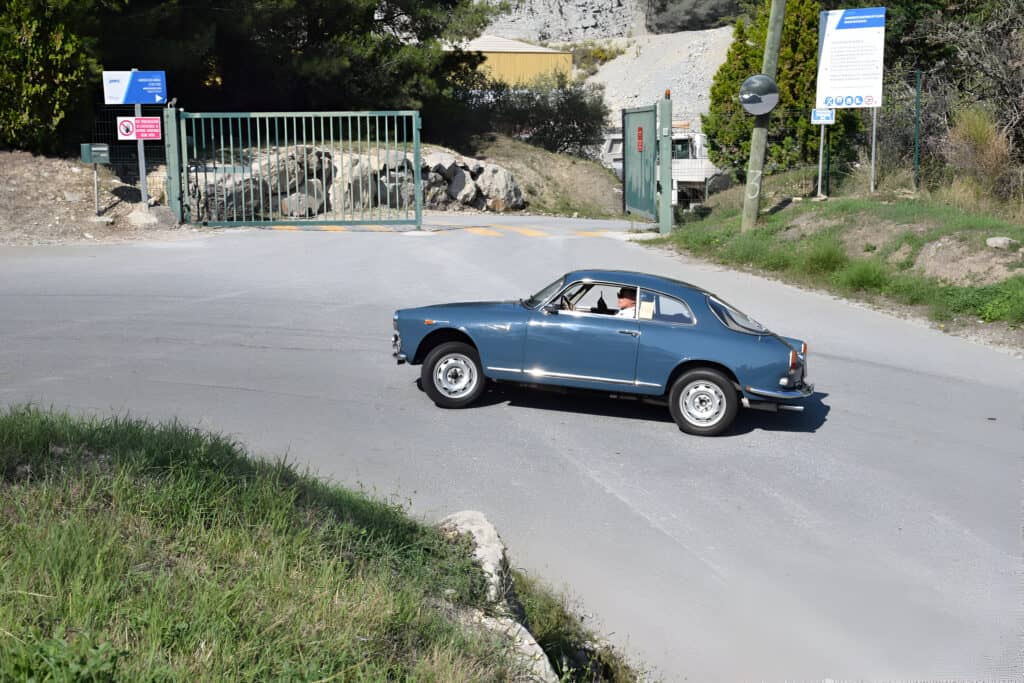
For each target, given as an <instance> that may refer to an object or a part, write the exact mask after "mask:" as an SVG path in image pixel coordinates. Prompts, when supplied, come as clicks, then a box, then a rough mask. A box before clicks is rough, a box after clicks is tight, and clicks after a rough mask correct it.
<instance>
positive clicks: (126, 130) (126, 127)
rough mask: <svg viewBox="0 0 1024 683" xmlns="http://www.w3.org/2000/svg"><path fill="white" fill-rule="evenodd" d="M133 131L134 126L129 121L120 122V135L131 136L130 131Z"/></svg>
mask: <svg viewBox="0 0 1024 683" xmlns="http://www.w3.org/2000/svg"><path fill="white" fill-rule="evenodd" d="M134 130H135V124H134V123H132V122H131V121H122V122H121V135H131V134H132V131H134Z"/></svg>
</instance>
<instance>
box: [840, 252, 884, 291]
mask: <svg viewBox="0 0 1024 683" xmlns="http://www.w3.org/2000/svg"><path fill="white" fill-rule="evenodd" d="M833 282H834V283H835V285H836V286H837V287H839V289H840V290H842V291H844V292H882V291H883V290H884V289H885V287H886V285H888V284H889V269H888V268H886V266H885V264H883V263H881V262H880V261H877V260H874V259H871V260H868V261H853V262H851V263H849V264H848V265H847V266H846V267H845V268H843V269H842V270H839V271H837V272H836V273H835V275H833Z"/></svg>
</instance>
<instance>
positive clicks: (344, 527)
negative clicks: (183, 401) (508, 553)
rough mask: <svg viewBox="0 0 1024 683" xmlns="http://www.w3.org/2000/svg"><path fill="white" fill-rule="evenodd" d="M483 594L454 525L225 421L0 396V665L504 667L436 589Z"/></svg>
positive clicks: (65, 671)
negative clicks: (102, 415)
mask: <svg viewBox="0 0 1024 683" xmlns="http://www.w3.org/2000/svg"><path fill="white" fill-rule="evenodd" d="M485 596H486V583H485V580H484V577H483V575H482V573H481V571H480V570H479V567H477V566H476V565H475V564H473V562H472V560H471V553H470V548H469V546H468V544H467V543H465V542H459V541H452V540H450V539H448V538H446V537H445V536H443V535H442V534H441V533H440V532H439V531H437V530H436V529H434V528H433V527H429V526H426V525H424V524H421V523H419V522H417V521H415V520H413V519H411V518H410V517H408V516H407V515H406V513H405V512H404V510H403V509H402V508H401V507H399V506H396V505H393V504H389V503H386V502H381V501H376V500H373V499H371V498H369V497H367V496H366V495H364V494H362V493H360V492H353V491H350V490H347V489H344V488H341V487H338V486H332V485H328V484H326V483H324V482H321V481H319V480H317V479H315V478H312V477H310V476H307V475H302V474H298V473H296V471H295V470H294V469H293V468H292V467H290V466H289V465H287V464H286V463H283V462H277V463H268V462H263V461H257V460H253V459H250V458H249V457H247V456H246V454H245V453H244V452H243V451H242V450H241V449H240V447H239V446H238V445H237V444H235V443H233V442H232V441H230V440H228V439H225V438H222V437H219V436H215V435H208V434H204V433H200V432H198V431H195V430H193V429H189V428H187V427H184V426H182V425H179V424H174V423H172V424H167V425H160V426H154V425H150V424H148V423H145V422H141V421H136V420H129V419H120V418H114V419H107V420H95V419H93V420H90V419H82V418H75V417H70V416H68V415H64V414H54V413H48V412H42V411H39V410H37V409H35V408H32V407H14V408H10V409H9V410H8V411H7V412H6V413H0V681H4V680H17V681H23V680H48V681H84V680H89V681H121V680H131V681H172V680H268V679H274V680H285V679H287V680H303V681H318V680H323V681H326V680H347V681H370V680H372V681H378V680H416V681H439V682H440V681H505V680H510V679H512V678H514V677H515V675H516V674H517V672H516V671H515V668H514V665H513V663H512V662H511V660H510V658H509V656H508V654H507V652H506V650H505V648H504V646H503V645H502V644H501V643H500V642H498V641H497V640H495V639H494V637H492V636H489V635H487V634H484V633H477V632H471V631H467V630H466V629H464V628H463V627H460V626H458V625H457V624H455V623H453V622H451V621H449V620H448V619H447V618H446V617H445V616H444V614H443V612H442V610H440V609H435V608H432V607H431V606H430V605H432V604H437V602H438V601H440V600H443V601H447V602H449V603H453V604H455V605H459V606H469V607H476V608H482V609H486V608H487V605H486V597H485ZM545 599H547V600H557V598H556V597H553V596H549V597H547V598H545ZM564 618H565V619H567V622H566V623H568V624H571V623H574V618H573V617H572V616H571V615H568V614H566V615H564ZM569 680H572V679H569Z"/></svg>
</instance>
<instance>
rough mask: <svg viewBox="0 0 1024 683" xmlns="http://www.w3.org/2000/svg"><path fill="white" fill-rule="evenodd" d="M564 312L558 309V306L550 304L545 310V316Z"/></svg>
mask: <svg viewBox="0 0 1024 683" xmlns="http://www.w3.org/2000/svg"><path fill="white" fill-rule="evenodd" d="M560 310H562V309H561V308H559V307H558V304H548V305H547V306H545V307H544V308H543V311H544V315H558V312H559V311H560Z"/></svg>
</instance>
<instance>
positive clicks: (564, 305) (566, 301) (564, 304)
mask: <svg viewBox="0 0 1024 683" xmlns="http://www.w3.org/2000/svg"><path fill="white" fill-rule="evenodd" d="M562 308H564V309H565V310H567V311H571V310H572V302H570V301H569V297H567V296H566V295H564V294H563V295H562Z"/></svg>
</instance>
